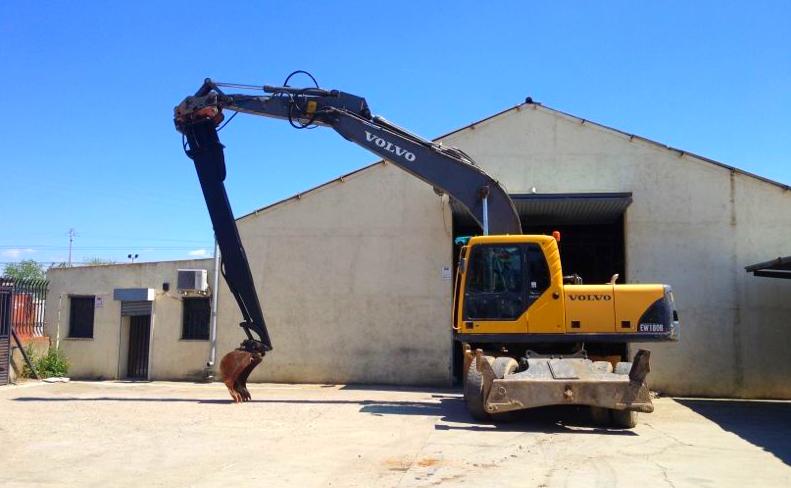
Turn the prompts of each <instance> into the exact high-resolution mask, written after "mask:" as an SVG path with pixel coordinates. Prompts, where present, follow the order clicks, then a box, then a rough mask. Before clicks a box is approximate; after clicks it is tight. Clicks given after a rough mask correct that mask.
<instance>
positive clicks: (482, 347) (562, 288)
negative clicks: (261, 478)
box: [174, 71, 680, 428]
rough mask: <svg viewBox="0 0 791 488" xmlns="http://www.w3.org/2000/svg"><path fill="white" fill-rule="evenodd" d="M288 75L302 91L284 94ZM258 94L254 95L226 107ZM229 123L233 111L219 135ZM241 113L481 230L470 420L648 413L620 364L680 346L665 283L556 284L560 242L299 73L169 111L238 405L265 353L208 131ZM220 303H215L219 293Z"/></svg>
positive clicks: (463, 325)
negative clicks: (578, 412) (213, 278)
mask: <svg viewBox="0 0 791 488" xmlns="http://www.w3.org/2000/svg"><path fill="white" fill-rule="evenodd" d="M296 74H304V75H307V76H309V77H310V79H311V80H312V81H313V85H314V86H312V87H306V88H295V87H292V86H290V85H289V81H290V79H291V78H292V77H293V76H294V75H296ZM229 89H234V90H237V91H256V92H257V93H255V94H231V93H226V91H228V90H229ZM226 112H233V114H232V115H231V117H230V118H229V119H228V120H227V121H225V123H223V121H224V118H225V113H226ZM238 113H245V114H251V115H260V116H264V117H272V118H277V119H283V120H287V121H288V122H289V123H290V124H291V125H292V126H293V127H295V128H297V129H306V128H313V127H317V126H323V127H329V128H332V129H334V130H335V131H336V132H337V133H338V134H340V135H341V136H342V137H343V138H345V139H347V140H348V141H351V142H353V143H355V144H358V145H359V146H362V147H363V148H365V149H368V150H369V151H371V152H372V153H374V154H376V155H377V156H379V157H381V158H383V159H385V160H387V161H389V162H391V163H392V164H395V165H396V166H398V167H399V168H401V169H403V170H404V171H406V172H408V173H410V174H412V175H413V176H415V177H417V178H419V179H420V180H422V181H424V182H426V183H427V184H429V185H431V186H432V187H433V188H434V190H435V191H436V192H438V193H440V194H447V195H448V196H449V198H451V199H452V200H454V203H455V204H456V205H458V206H459V207H460V208H462V209H463V210H464V211H466V212H467V213H468V214H469V215H470V217H471V218H472V219H473V220H474V221H475V223H477V225H479V226H480V229H481V233H480V235H476V236H472V237H469V238H461V239H459V240H458V241H459V242H458V243H457V244H458V246H459V251H458V265H457V266H456V272H455V279H454V288H453V290H454V291H453V310H452V312H451V315H452V323H451V328H452V330H453V337H454V340H455V341H457V342H458V343H460V345H461V350H462V351H463V368H464V369H463V391H464V400H465V403H466V405H467V408H468V410H469V412H470V414H471V416H472V417H473V418H475V419H477V420H481V421H500V420H503V421H504V420H506V419H508V418H510V417H512V416H513V412H514V411H517V410H523V409H528V408H534V407H541V406H548V405H577V406H588V407H590V408H591V412H592V415H593V418H594V420H595V421H596V422H600V423H605V424H607V425H613V426H617V427H622V428H631V427H634V426H635V424H636V414H637V412H645V413H649V412H652V411H653V404H652V402H651V397H650V392H649V390H648V386H647V384H646V376H647V374H648V372H649V370H650V367H649V351H647V350H639V351H638V352H637V353H636V354H635V356H634V358H633V360H632V361H629V360H628V358H629V356H628V352H629V344H630V343H632V342H640V343H643V342H656V341H677V340H678V338H679V331H680V329H679V321H678V314H677V311H676V308H675V305H674V299H673V294H672V291H671V287H670V286H669V285H665V284H616V283H615V282H616V280H617V278H618V276H617V275H614V276H613V278H612V279H611V280H610V282H609V283H605V284H583V283H582V280H581V279H580V278H579V276H577V275H567V276H564V274H563V270H562V267H561V260H560V251H559V245H558V241H559V240H560V236H559V234H558V233H553V235H552V236H548V235H524V234H522V226H521V221H520V218H519V214H518V212H517V210H516V208H515V206H514V203H513V201H512V200H511V198H510V197H509V195H508V193H507V192H506V191H505V189H504V188H503V186H502V185H501V184H500V183H498V182H497V181H496V180H495V179H493V178H492V177H491V176H489V175H487V174H486V173H485V172H484V171H483V170H482V169H481V168H480V167H479V166H477V165H476V164H475V162H474V161H473V159H472V158H471V157H470V156H469V155H467V154H466V153H464V152H463V151H462V150H460V149H458V148H455V147H450V146H445V145H443V144H442V143H436V142H432V141H428V140H426V139H423V138H421V137H419V136H417V135H415V134H412V133H411V132H409V131H407V130H405V129H403V128H401V127H398V126H397V125H395V124H393V123H391V122H388V121H387V120H386V119H384V118H382V117H379V116H376V115H373V114H372V113H371V110H370V108H369V107H368V103H367V102H366V100H365V99H364V98H362V97H359V96H356V95H353V94H350V93H346V92H342V91H339V90H326V89H322V88H319V85H318V83H316V80H315V78H313V76H311V75H310V74H309V73H306V72H304V71H296V72H294V73H292V74H291V75H289V77H288V78H286V80H285V82H284V83H283V84H282V86H269V85H264V86H257V85H241V84H232V83H220V82H215V81H212V80H211V79H206V80H204V82H203V84H202V86H201V87H200V88H199V89H198V91H197V92H195V94H194V95H191V96H188V97H186V98H185V99H184V100H183V101H182V102H181V103H180V104H179V105H178V106H176V108H175V109H174V122H175V125H176V128H177V130H178V131H179V132H181V134H182V143H183V145H184V149H185V152H186V154H187V155H188V156H189V157H190V158H191V159H192V160H193V162H194V165H195V169H196V171H197V174H198V179H199V181H200V185H201V188H202V190H203V195H204V198H205V201H206V206H207V208H208V211H209V216H210V218H211V222H212V226H213V228H214V233H215V237H216V240H217V243H218V246H219V249H220V254H221V257H222V266H221V272H222V275H223V277H224V278H225V281H226V283H227V285H228V288H229V289H230V291H231V293H232V294H233V296H234V298H235V299H236V302H237V303H238V305H239V310H240V311H241V315H242V321H241V323H240V324H239V325H240V326H241V328H242V329H243V331H244V334H245V336H246V338H245V339H244V340H243V341H242V343H241V345H240V346H239V347H238V348H237V349H235V350H233V351H231V352H229V353H228V354H226V355H225V356H224V357H223V358H222V360H221V361H220V372H221V374H222V376H223V379H224V380H223V381H224V383H225V385H226V386H227V388H228V391H229V392H230V394H231V397H232V398H233V400H234V401H235V402H245V401H249V400H250V399H251V395H250V392H249V391H248V389H247V380H248V377H249V376H250V373H251V372H252V371H253V369H254V368H255V367H256V366H257V365H258V364H259V363H261V361H262V359H263V357H264V356H265V355H266V354H267V353H268V352H270V351H272V342H271V340H270V337H269V333H268V330H267V326H266V322H265V321H264V315H263V312H262V310H261V305H260V303H259V300H258V294H257V293H256V288H255V281H254V279H253V276H252V273H251V272H250V266H249V263H248V260H247V257H246V255H245V249H244V246H243V244H242V241H241V239H240V237H239V232H238V229H237V227H236V221H235V219H234V216H233V212H232V210H231V205H230V203H229V200H228V195H227V193H226V191H225V185H224V180H225V175H226V167H225V158H224V146H223V145H222V144H221V143H220V140H219V136H218V131H219V130H220V129H222V128H223V127H225V125H226V124H227V123H228V122H230V119H231V118H233V117H234V116H236V115H237V114H238ZM215 292H216V291H215Z"/></svg>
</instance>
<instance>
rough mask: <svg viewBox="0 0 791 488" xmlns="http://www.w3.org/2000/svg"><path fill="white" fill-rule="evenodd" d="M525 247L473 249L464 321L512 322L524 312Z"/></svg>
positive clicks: (482, 246)
mask: <svg viewBox="0 0 791 488" xmlns="http://www.w3.org/2000/svg"><path fill="white" fill-rule="evenodd" d="M523 254H524V253H523V252H522V247H521V246H518V245H513V246H499V245H480V246H474V247H473V248H472V255H471V256H470V264H469V267H468V271H467V273H468V274H467V286H466V288H467V289H466V290H465V293H464V318H465V319H473V320H474V319H499V320H513V319H516V318H517V317H519V316H520V315H521V314H522V311H523V310H524V298H525V296H524V295H525V294H524V272H523V261H524V258H523Z"/></svg>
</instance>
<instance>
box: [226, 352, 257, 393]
mask: <svg viewBox="0 0 791 488" xmlns="http://www.w3.org/2000/svg"><path fill="white" fill-rule="evenodd" d="M262 359H263V357H262V356H261V354H259V353H256V352H248V351H245V350H244V349H234V350H233V351H231V352H229V353H228V354H226V355H225V356H224V357H223V358H222V360H221V361H220V373H222V377H223V383H225V386H226V387H227V388H228V392H229V393H230V394H231V398H233V401H234V402H235V403H241V402H248V401H250V399H251V398H252V397H251V396H250V392H249V391H248V390H247V378H248V377H249V376H250V373H251V372H252V371H253V369H255V367H256V366H258V364H259V363H260V362H261V360H262Z"/></svg>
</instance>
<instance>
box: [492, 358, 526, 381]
mask: <svg viewBox="0 0 791 488" xmlns="http://www.w3.org/2000/svg"><path fill="white" fill-rule="evenodd" d="M492 369H493V370H494V375H495V377H497V379H498V380H501V379H503V378H505V376H506V375H509V374H514V373H516V370H517V369H519V363H517V362H516V359H514V358H509V357H508V356H500V357H499V358H496V359H495V360H494V363H492Z"/></svg>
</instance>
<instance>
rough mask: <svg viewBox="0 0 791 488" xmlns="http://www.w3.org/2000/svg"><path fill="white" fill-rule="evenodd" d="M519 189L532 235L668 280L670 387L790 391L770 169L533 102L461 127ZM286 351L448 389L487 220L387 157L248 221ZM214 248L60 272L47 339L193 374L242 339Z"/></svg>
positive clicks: (580, 259) (654, 347)
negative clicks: (460, 269)
mask: <svg viewBox="0 0 791 488" xmlns="http://www.w3.org/2000/svg"><path fill="white" fill-rule="evenodd" d="M438 140H441V141H442V142H443V143H444V144H447V145H453V146H457V147H459V148H461V149H463V150H464V151H465V152H466V153H468V154H470V155H471V156H472V157H473V159H475V160H476V161H477V162H478V164H479V165H480V166H481V167H482V168H483V169H484V170H485V171H486V172H487V173H489V174H490V175H492V176H493V177H494V178H495V179H497V180H499V181H500V182H501V183H502V184H503V185H504V187H505V188H506V189H507V190H508V192H509V193H510V194H511V195H512V197H513V199H514V201H515V203H516V206H517V209H518V211H519V213H520V216H521V219H522V223H523V227H524V229H525V233H539V234H549V233H551V232H552V231H554V230H558V231H560V233H561V236H562V237H561V242H560V248H561V254H562V257H563V267H564V273H565V274H570V273H577V274H579V275H580V276H582V278H583V279H584V280H585V282H586V283H597V282H598V283H601V282H606V281H608V280H609V278H610V276H611V275H612V274H614V273H618V274H619V275H620V279H619V281H618V282H619V283H623V282H626V283H656V282H659V283H667V284H670V285H672V287H673V291H674V295H675V299H676V305H677V308H678V312H679V316H680V320H681V324H682V332H681V340H680V341H679V342H677V343H664V344H659V343H654V344H646V345H640V347H644V348H647V349H650V350H651V351H652V358H651V360H652V368H651V374H650V375H649V383H650V385H651V387H652V388H653V389H656V390H659V391H663V392H665V393H668V394H674V395H700V396H729V397H746V398H791V381H789V378H791V361H789V360H788V351H789V350H791V300H789V297H791V281H789V280H773V279H768V278H761V277H756V276H753V275H751V274H748V273H747V272H745V269H744V268H745V266H748V265H751V264H753V263H757V262H761V261H767V260H769V259H771V258H775V257H777V256H782V255H786V254H789V247H791V191H789V187H788V186H787V185H784V184H780V183H777V182H774V181H771V180H768V179H766V178H761V177H759V176H755V175H751V174H749V173H746V172H744V171H741V170H739V169H736V168H733V167H730V166H727V165H724V164H721V163H718V162H715V161H712V160H709V159H706V158H703V157H700V156H696V155H693V154H689V153H686V152H684V151H681V150H678V149H673V148H670V147H666V146H664V145H661V144H658V143H656V142H653V141H650V140H647V139H644V138H641V137H638V136H635V135H631V134H627V133H624V132H620V131H617V130H614V129H611V128H608V127H604V126H602V125H599V124H596V123H592V122H590V121H587V120H584V119H580V118H577V117H574V116H571V115H568V114H565V113H562V112H559V111H557V110H553V109H550V108H547V107H544V106H542V105H540V104H535V103H525V104H521V105H518V106H516V107H513V108H511V109H508V110H506V111H503V112H501V113H498V114H496V115H494V116H492V117H489V118H487V119H485V120H482V121H479V122H476V123H474V124H471V125H469V126H467V127H464V128H462V129H460V130H457V131H455V132H452V133H450V134H447V135H445V136H443V137H441V138H439V139H438ZM237 223H238V226H239V231H240V234H241V237H242V240H243V242H244V244H245V247H246V250H247V255H248V258H249V260H250V265H251V270H252V272H253V276H254V278H255V279H256V282H257V286H258V290H259V295H260V300H261V304H262V307H263V309H264V315H265V317H266V319H267V324H268V326H269V329H270V334H271V337H272V340H273V343H274V351H272V352H271V353H269V354H268V355H267V357H266V358H265V359H264V363H263V364H262V365H261V366H260V367H258V368H257V369H256V370H255V372H254V374H253V376H252V377H251V381H276V382H308V383H387V384H403V385H447V384H449V383H451V382H452V381H453V379H454V376H458V375H459V367H458V354H457V353H456V352H454V344H453V341H452V334H451V329H450V323H451V303H452V292H453V290H452V286H453V282H452V280H451V275H452V272H453V269H454V260H455V256H454V253H455V252H456V249H457V248H455V247H454V238H455V237H457V236H462V235H470V234H471V233H477V232H479V231H478V230H477V229H476V228H475V227H474V226H473V225H472V224H471V220H470V219H469V218H468V217H467V216H465V215H463V213H461V212H460V211H458V210H457V209H455V208H454V205H453V203H452V202H449V201H448V198H447V197H446V196H439V195H437V193H435V192H434V191H433V189H432V187H431V186H430V185H427V184H425V183H423V182H421V181H420V180H418V179H416V178H414V177H413V176H410V175H409V174H407V173H405V172H403V171H402V170H400V169H399V168H398V167H396V166H394V165H393V164H390V163H388V162H386V161H382V162H378V163H375V164H372V165H370V166H367V167H365V168H362V169H360V170H358V171H356V172H354V173H351V174H349V175H346V176H343V177H341V178H338V179H336V180H334V181H331V182H328V183H326V184H324V185H322V186H319V187H317V188H314V189H312V190H309V191H306V192H304V193H301V194H299V195H296V196H294V197H292V198H289V199H287V200H284V201H281V202H278V203H276V204H273V205H270V206H268V207H265V208H262V209H260V210H257V211H255V212H253V213H251V214H249V215H245V216H243V217H240V218H239V219H238V221H237ZM179 269H198V270H206V271H207V274H208V276H207V277H208V283H209V285H211V284H212V282H213V274H214V272H213V270H214V262H213V260H211V259H206V260H194V261H173V262H159V263H139V264H124V265H110V266H88V267H78V268H64V269H53V270H51V271H50V273H49V280H50V291H49V297H48V301H47V317H48V325H47V331H48V335H49V336H50V338H51V339H52V341H53V342H57V344H58V345H59V347H61V348H62V349H63V351H64V352H65V354H66V355H67V356H68V357H69V359H70V361H71V365H72V370H71V375H72V376H73V377H77V378H104V379H110V378H126V377H131V378H135V377H140V378H148V379H194V378H196V377H200V376H202V375H204V374H206V372H205V366H206V363H207V361H208V360H209V358H210V356H211V349H212V345H213V343H212V341H211V340H210V337H209V316H210V303H211V299H212V298H213V297H215V296H216V298H217V303H218V306H217V309H216V310H217V337H216V349H217V352H218V355H219V356H221V355H222V354H224V353H225V352H227V351H229V350H231V349H232V348H234V347H236V346H238V344H239V342H240V341H241V339H242V337H243V332H242V330H241V329H240V328H239V326H238V323H239V321H240V319H241V316H240V313H239V311H238V309H237V306H236V302H235V301H234V299H233V297H232V296H231V294H230V293H229V291H228V289H227V287H226V286H225V284H224V282H223V281H222V280H219V287H218V289H212V288H213V287H212V286H209V289H208V290H207V291H206V293H205V295H202V294H199V293H191V294H189V295H188V296H185V294H184V293H183V292H181V291H180V290H179V287H178V286H177V270H179Z"/></svg>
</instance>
